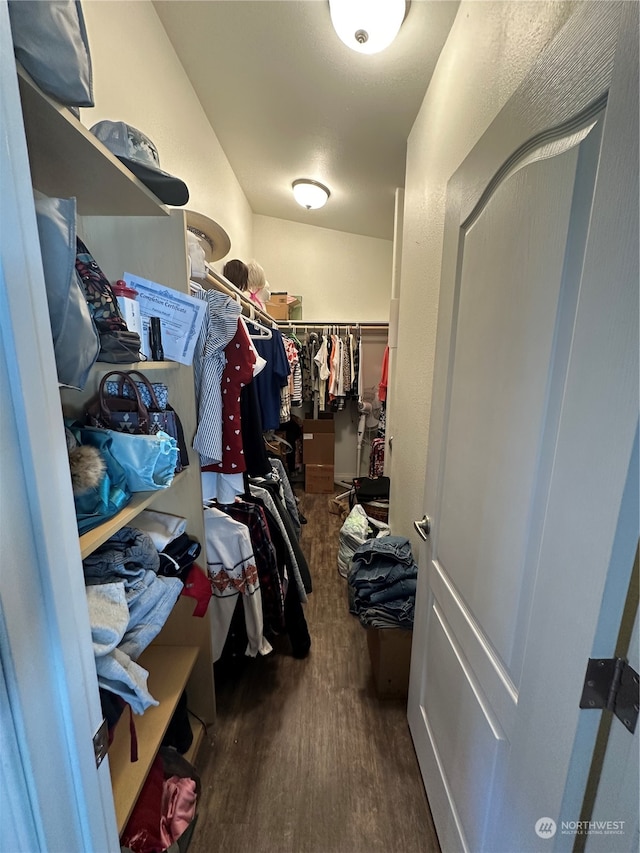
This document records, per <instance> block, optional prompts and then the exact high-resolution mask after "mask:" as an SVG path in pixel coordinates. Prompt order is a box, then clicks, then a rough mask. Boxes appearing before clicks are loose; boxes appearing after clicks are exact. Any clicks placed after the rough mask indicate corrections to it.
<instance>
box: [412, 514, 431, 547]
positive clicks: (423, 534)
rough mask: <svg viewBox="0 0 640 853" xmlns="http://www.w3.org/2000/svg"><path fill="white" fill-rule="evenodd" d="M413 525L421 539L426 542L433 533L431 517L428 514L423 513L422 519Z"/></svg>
mask: <svg viewBox="0 0 640 853" xmlns="http://www.w3.org/2000/svg"><path fill="white" fill-rule="evenodd" d="M413 526H414V527H415V529H416V530H417V532H418V535H419V536H420V538H421V539H424V541H425V542H426V541H427V539H428V537H429V534H430V533H431V519H430V518H429V516H428V515H423V516H422V520H421V521H414V522H413Z"/></svg>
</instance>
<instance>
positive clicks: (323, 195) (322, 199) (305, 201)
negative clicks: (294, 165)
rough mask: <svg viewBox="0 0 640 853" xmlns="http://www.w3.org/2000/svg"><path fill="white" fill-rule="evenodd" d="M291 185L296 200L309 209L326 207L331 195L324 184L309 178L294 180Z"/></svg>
mask: <svg viewBox="0 0 640 853" xmlns="http://www.w3.org/2000/svg"><path fill="white" fill-rule="evenodd" d="M291 187H292V189H293V197H294V198H295V200H296V201H297V202H298V204H299V205H301V206H302V207H306V208H307V210H317V209H318V208H319V207H324V206H325V204H326V203H327V199H328V198H329V196H330V195H331V193H330V192H329V190H328V189H327V188H326V187H325V186H324V184H319V183H318V181H312V180H311V179H307V178H300V179H299V180H297V181H294V182H293V184H292V185H291Z"/></svg>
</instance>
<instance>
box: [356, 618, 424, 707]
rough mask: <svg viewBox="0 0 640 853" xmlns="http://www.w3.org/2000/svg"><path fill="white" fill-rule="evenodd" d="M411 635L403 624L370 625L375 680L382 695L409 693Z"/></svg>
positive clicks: (397, 697)
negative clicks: (397, 625)
mask: <svg viewBox="0 0 640 853" xmlns="http://www.w3.org/2000/svg"><path fill="white" fill-rule="evenodd" d="M412 636H413V632H412V631H407V630H406V629H404V628H367V645H368V646H369V657H370V658H371V669H372V672H373V681H374V684H375V686H376V693H377V694H378V696H379V697H380V698H381V699H406V698H407V696H408V693H409V667H410V664H411V639H412Z"/></svg>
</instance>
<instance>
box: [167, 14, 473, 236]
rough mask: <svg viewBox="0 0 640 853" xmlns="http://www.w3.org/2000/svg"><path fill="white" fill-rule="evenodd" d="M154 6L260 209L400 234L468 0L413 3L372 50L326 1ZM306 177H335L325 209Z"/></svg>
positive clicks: (317, 222) (340, 227) (325, 224)
mask: <svg viewBox="0 0 640 853" xmlns="http://www.w3.org/2000/svg"><path fill="white" fill-rule="evenodd" d="M370 2H383V0H370ZM154 5H155V9H156V11H157V13H158V15H159V17H160V20H161V21H162V24H163V25H164V27H165V29H166V31H167V34H168V36H169V38H170V40H171V42H172V44H173V46H174V48H175V50H176V53H177V54H178V57H179V58H180V61H181V62H182V65H183V66H184V68H185V71H186V73H187V75H188V76H189V78H190V80H191V82H192V84H193V87H194V89H195V91H196V93H197V95H198V97H199V99H200V101H201V103H202V106H203V108H204V111H205V113H206V114H207V116H208V117H209V120H210V122H211V125H212V127H213V128H214V130H215V132H216V135H217V137H218V139H219V140H220V143H221V145H222V147H223V148H224V151H225V153H226V155H227V157H228V158H229V162H230V163H231V166H232V168H233V170H234V172H235V174H236V176H237V178H238V180H239V182H240V184H241V186H242V188H243V190H244V192H245V194H246V196H247V198H248V200H249V203H250V205H251V207H252V209H253V211H254V213H258V214H264V215H265V216H274V217H278V218H280V219H288V220H293V221H296V222H304V223H307V224H312V225H318V226H321V227H324V228H334V229H336V230H339V231H348V232H351V233H354V234H363V235H367V236H371V237H381V238H384V239H388V240H390V239H392V236H393V207H394V191H395V188H396V187H399V186H403V185H404V174H405V152H406V140H407V136H408V135H409V132H410V130H411V127H412V125H413V122H414V120H415V117H416V115H417V113H418V110H419V108H420V104H421V103H422V99H423V97H424V94H425V92H426V89H427V86H428V84H429V80H430V78H431V74H432V73H433V69H434V67H435V64H436V62H437V59H438V56H439V54H440V51H441V49H442V46H443V44H444V42H445V40H446V37H447V34H448V32H449V29H450V27H451V24H452V22H453V18H454V16H455V14H456V11H457V7H458V0H456V2H449V0H412V2H411V5H410V7H409V11H408V14H407V17H406V19H405V21H404V24H403V25H402V28H401V30H400V33H399V35H398V37H397V38H396V40H395V42H394V43H393V44H392V45H391V46H390V47H389V48H387V50H385V51H383V52H382V53H379V54H375V55H372V56H367V55H364V54H359V53H356V52H354V51H352V50H350V49H349V48H348V47H346V46H345V45H344V44H343V43H342V42H341V41H340V40H339V39H338V37H337V35H336V34H335V32H334V30H333V27H332V25H331V19H330V16H329V3H328V0H195V2H192V0H156V2H155V3H154ZM296 178H313V179H314V180H317V181H320V182H321V183H324V184H326V186H328V187H329V188H330V190H331V198H330V199H329V202H328V203H327V205H326V206H325V207H324V208H323V209H321V210H315V211H306V210H304V208H302V207H300V206H299V205H298V204H297V203H296V202H295V201H294V199H293V195H292V193H291V182H292V181H293V180H295V179H296Z"/></svg>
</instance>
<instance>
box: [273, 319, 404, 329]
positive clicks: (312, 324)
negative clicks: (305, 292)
mask: <svg viewBox="0 0 640 853" xmlns="http://www.w3.org/2000/svg"><path fill="white" fill-rule="evenodd" d="M279 325H280V326H302V327H303V328H304V327H306V328H308V329H318V328H320V327H321V326H359V327H360V328H361V329H388V328H389V324H388V323H383V322H380V321H368V322H367V321H365V322H362V321H360V320H281V321H280V323H279Z"/></svg>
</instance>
